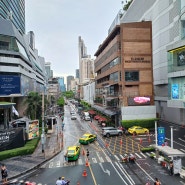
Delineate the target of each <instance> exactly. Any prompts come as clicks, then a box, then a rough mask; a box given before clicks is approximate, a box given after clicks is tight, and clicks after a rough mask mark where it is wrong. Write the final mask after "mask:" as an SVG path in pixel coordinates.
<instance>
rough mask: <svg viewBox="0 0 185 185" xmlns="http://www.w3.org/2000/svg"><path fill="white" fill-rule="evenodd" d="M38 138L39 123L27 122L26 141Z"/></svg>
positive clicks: (35, 121) (36, 121)
mask: <svg viewBox="0 0 185 185" xmlns="http://www.w3.org/2000/svg"><path fill="white" fill-rule="evenodd" d="M37 137H39V121H38V120H33V121H30V122H29V127H28V140H30V139H34V138H37Z"/></svg>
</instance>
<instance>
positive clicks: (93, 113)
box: [88, 110, 96, 115]
mask: <svg viewBox="0 0 185 185" xmlns="http://www.w3.org/2000/svg"><path fill="white" fill-rule="evenodd" d="M88 112H89V114H92V115H95V114H96V112H95V111H94V110H89V111H88Z"/></svg>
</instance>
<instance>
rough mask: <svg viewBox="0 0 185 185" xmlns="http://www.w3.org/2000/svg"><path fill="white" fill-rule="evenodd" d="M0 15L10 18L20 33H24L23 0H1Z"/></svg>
mask: <svg viewBox="0 0 185 185" xmlns="http://www.w3.org/2000/svg"><path fill="white" fill-rule="evenodd" d="M0 17H1V18H3V19H6V20H10V21H11V22H12V23H13V25H14V26H15V27H16V28H17V29H18V30H19V32H20V33H21V34H24V33H25V1H24V0H1V1H0Z"/></svg>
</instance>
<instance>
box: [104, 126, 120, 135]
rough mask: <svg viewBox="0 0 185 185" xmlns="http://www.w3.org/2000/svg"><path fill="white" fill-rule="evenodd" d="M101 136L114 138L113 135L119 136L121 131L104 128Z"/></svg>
mask: <svg viewBox="0 0 185 185" xmlns="http://www.w3.org/2000/svg"><path fill="white" fill-rule="evenodd" d="M102 135H103V136H106V137H110V136H115V135H118V136H121V135H123V131H122V130H119V129H117V128H114V127H109V128H108V129H106V127H104V128H103V129H102Z"/></svg>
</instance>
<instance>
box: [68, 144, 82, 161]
mask: <svg viewBox="0 0 185 185" xmlns="http://www.w3.org/2000/svg"><path fill="white" fill-rule="evenodd" d="M79 156H80V146H69V147H68V148H67V152H66V157H67V160H68V161H76V160H78V158H79Z"/></svg>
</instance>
